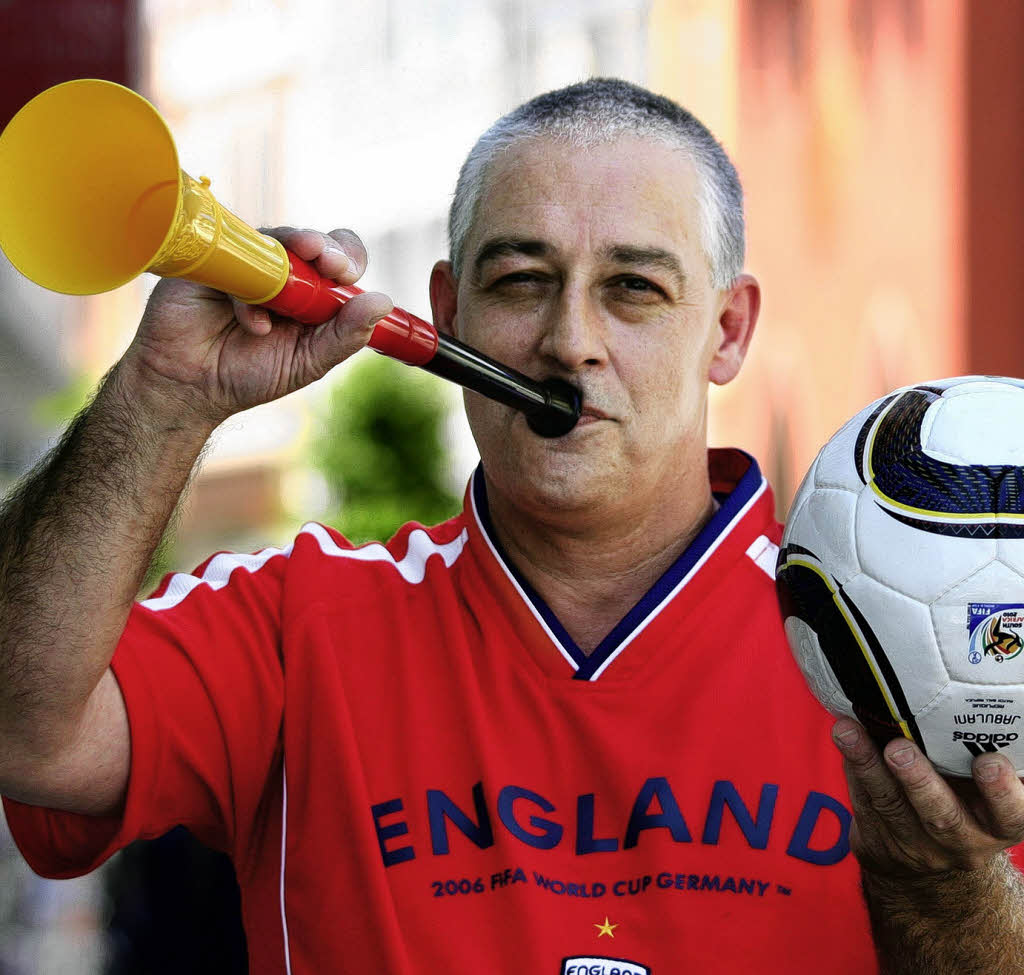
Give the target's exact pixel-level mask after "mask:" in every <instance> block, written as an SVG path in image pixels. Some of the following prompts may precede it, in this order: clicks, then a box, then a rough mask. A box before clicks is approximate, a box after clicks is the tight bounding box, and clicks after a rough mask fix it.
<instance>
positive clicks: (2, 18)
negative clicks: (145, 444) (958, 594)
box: [0, 0, 1024, 975]
mask: <svg viewBox="0 0 1024 975" xmlns="http://www.w3.org/2000/svg"><path fill="white" fill-rule="evenodd" d="M1022 50H1024V4H1022V3H1020V2H1019V0H984V2H980V0H979V2H969V0H963V2H956V0H949V2H941V3H940V2H933V0H817V2H811V0H646V2H641V0H561V2H556V3H551V2H546V3H541V2H539V0H518V2H516V0H202V2H200V0H0V125H4V124H6V122H7V121H8V120H9V119H10V118H11V117H12V116H13V115H14V113H15V112H16V111H17V110H18V109H19V108H20V107H21V106H22V105H23V104H24V103H25V102H26V101H28V100H29V99H30V98H31V97H32V96H33V95H35V94H37V93H38V92H39V91H41V90H43V89H44V88H46V87H49V86H50V85H52V84H56V83H57V82H60V81H65V80H68V79H70V78H77V77H100V78H107V79H110V80H113V81H117V82H120V83H122V84H125V85H128V86H130V87H132V88H135V89H136V90H138V91H139V92H141V93H142V94H143V95H145V96H146V97H147V98H149V99H150V101H152V102H153V103H154V104H155V105H156V106H157V107H158V109H159V110H160V111H161V112H162V113H163V115H164V117H165V118H166V119H167V121H168V123H169V125H170V129H171V131H172V133H173V134H174V137H175V140H176V143H177V145H178V149H179V153H180V157H181V164H182V167H183V168H184V169H185V170H186V171H187V172H188V173H190V174H191V175H193V176H194V177H196V178H198V177H199V176H200V175H206V176H209V177H210V178H211V180H212V182H213V190H214V192H215V194H216V196H217V198H218V200H219V201H220V202H221V203H222V204H223V205H225V206H226V207H228V208H229V209H231V210H233V211H234V212H236V213H238V214H239V215H240V216H242V217H243V218H244V219H246V220H247V221H248V222H250V223H252V224H253V225H275V224H279V223H288V224H294V225H300V226H302V225H305V226H312V227H318V228H321V229H324V230H327V229H330V228H332V227H335V226H346V227H351V228H353V229H355V230H356V231H357V232H358V233H359V234H360V236H361V237H362V238H363V240H364V241H365V242H366V245H367V249H368V251H369V254H370V266H369V270H368V272H367V274H366V276H365V278H364V280H363V282H361V284H363V285H365V286H366V287H368V288H372V289H379V290H383V291H386V292H387V293H389V294H390V295H392V296H393V297H394V299H395V300H396V302H398V303H399V304H401V305H403V306H404V307H406V308H408V309H409V310H410V311H413V312H414V313H417V314H419V315H421V316H423V317H427V318H429V317H430V308H429V303H428V300H427V280H428V275H429V271H430V268H431V266H432V264H433V262H434V260H435V259H437V258H438V257H443V256H445V254H446V244H445V233H444V228H445V221H446V213H447V207H448V203H449V200H450V196H451V192H452V190H453V188H454V183H455V177H456V175H457V171H458V167H459V165H460V163H461V161H462V159H463V157H464V156H465V154H466V152H467V151H468V149H469V148H470V146H471V145H472V143H473V141H474V140H475V138H476V137H477V135H479V134H480V132H482V131H483V130H484V129H485V128H486V127H487V126H488V125H489V124H490V123H491V122H492V121H493V120H494V119H496V118H497V117H498V116H499V115H501V114H503V113H504V112H506V111H507V110H509V109H510V108H512V107H514V106H515V105H516V104H518V103H519V102H521V101H523V100H524V99H526V98H528V97H530V96H531V95H534V94H536V93H538V92H540V91H544V90H547V89H550V88H553V87H558V86H561V85H563V84H567V83H570V82H572V81H576V80H580V79H583V78H586V77H589V76H592V75H614V76H619V77H623V78H627V79H629V80H632V81H636V82H639V83H641V84H644V85H646V86H648V87H650V88H652V89H653V90H655V91H658V92H661V93H664V94H666V95H668V96H670V97H672V98H674V99H675V100H677V101H679V102H680V103H681V104H683V105H685V106H686V107H688V108H689V109H691V110H692V111H693V112H694V113H695V114H697V115H698V116H699V117H700V118H701V119H703V120H704V121H705V122H706V123H707V124H708V125H709V127H710V128H711V129H712V131H714V132H715V134H716V135H717V136H718V138H719V139H720V141H722V143H723V144H724V145H725V147H726V149H727V150H728V151H729V152H730V154H731V155H732V157H733V159H734V160H735V161H736V163H737V166H738V168H739V171H740V175H741V178H742V179H743V183H744V186H745V189H746V194H747V219H748V235H749V238H748V239H749V256H748V267H749V269H750V270H751V271H752V272H753V273H754V274H756V275H757V276H758V277H759V278H760V280H761V283H762V286H763V290H764V307H763V310H762V317H761V324H760V326H759V332H758V336H757V338H756V340H755V343H754V347H753V350H752V352H751V355H750V358H749V360H748V363H747V365H746V367H745V369H744V373H743V374H742V375H741V377H740V379H739V380H738V381H737V382H736V383H734V384H733V385H731V386H728V387H725V388H724V389H714V390H713V400H712V411H713V412H712V418H711V436H712V441H713V442H714V443H718V444H735V445H740V446H743V447H745V448H746V449H748V450H750V451H751V452H752V453H754V454H755V455H756V456H757V457H758V458H759V459H760V461H761V463H762V467H763V468H764V470H765V471H766V472H767V473H768V475H769V477H770V478H771V480H772V481H773V484H774V486H775V488H776V493H777V497H778V503H779V514H780V516H783V515H784V514H785V511H786V507H787V505H788V502H789V500H790V498H791V497H792V494H793V492H794V491H795V489H796V486H797V484H798V483H799V479H800V477H801V476H802V473H803V471H804V470H805V469H806V468H807V466H808V465H809V463H810V461H811V460H812V459H813V457H814V454H815V452H816V451H817V449H818V447H819V446H820V445H821V444H822V443H823V442H824V441H825V440H826V439H827V438H828V437H829V436H830V435H831V434H832V433H833V432H834V431H835V429H836V428H837V427H838V426H839V425H840V424H841V423H842V422H843V421H844V420H845V419H846V418H847V417H849V416H850V415H852V414H853V413H854V412H855V411H856V410H857V409H859V408H860V407H861V406H863V405H865V404H866V403H867V402H869V401H870V400H872V399H874V398H875V397H877V396H879V395H881V394H883V393H884V392H886V391H888V390H889V389H891V388H892V387H895V386H898V385H902V384H905V383H909V382H916V381H922V380H927V379H932V378H937V377H939V376H944V375H952V374H958V373H976V372H981V373H995V374H1010V375H1021V374H1022V365H1021V363H1022V361H1024V331H1022V330H1021V328H1020V327H1019V324H1018V320H1019V310H1020V309H1021V307H1022V306H1024V273H1022V272H1021V269H1020V244H1019V235H1018V228H1019V226H1020V222H1021V218H1022V216H1024V167H1021V165H1020V160H1021V158H1024V125H1022V124H1021V123H1022V120H1024V58H1021V56H1020V52H1021V51H1022ZM154 280H155V279H153V278H151V277H146V278H142V279H139V280H137V281H136V282H134V283H132V284H130V285H127V286H125V287H123V288H121V289H119V290H118V291H116V292H113V293H111V294H107V295H100V296H95V297H91V298H67V297H63V296H59V295H55V294H51V293H48V292H46V291H43V290H41V289H40V288H38V287H36V286H34V285H32V284H31V283H29V282H28V281H26V280H24V279H23V278H21V277H20V276H19V275H18V274H17V273H16V272H15V271H14V270H13V269H12V268H11V266H10V265H9V264H8V263H7V262H6V260H5V259H4V258H2V257H0V489H3V488H5V487H6V486H9V485H10V484H11V483H12V482H13V481H14V480H15V479H16V478H17V477H18V476H20V475H21V474H23V473H24V472H25V471H26V470H27V469H28V468H29V467H30V466H31V464H32V463H33V462H34V461H35V460H37V459H38V458H39V457H40V456H41V455H42V454H43V453H44V452H45V451H46V450H47V449H48V448H49V447H50V446H52V444H53V442H54V440H55V438H56V437H57V436H59V433H60V430H61V429H62V427H63V426H64V425H65V424H66V422H67V420H68V418H69V417H70V416H72V415H73V414H74V412H75V411H76V410H77V409H79V408H80V407H81V405H82V404H83V403H84V402H85V401H86V400H87V398H88V395H89V392H90V390H91V389H92V388H94V386H95V384H96V382H97V381H98V380H99V378H100V377H101V376H102V375H103V373H104V372H105V371H106V370H107V369H108V368H109V367H110V366H111V365H112V364H113V363H114V362H115V361H116V360H117V358H118V356H119V355H120V354H121V352H122V350H123V349H124V348H125V346H126V345H127V343H128V341H129V340H130V338H131V335H132V334H133V332H134V328H135V324H136V322H137V320H138V317H139V314H140V312H141V309H142V306H143V304H144V302H145V299H146V296H147V294H148V292H149V290H151V288H152V286H153V284H154ZM474 462H475V453H474V450H473V447H472V444H471V443H470V441H469V437H468V432H467V428H466V426H465V422H464V420H463V418H462V416H461V410H460V408H459V395H458V391H457V390H456V389H454V387H449V386H446V385H445V384H443V383H441V382H440V381H439V380H435V379H434V378H433V377H430V376H427V375H426V374H423V373H420V372H419V371H417V370H410V369H407V368H404V367H401V366H397V365H393V364H392V363H390V362H388V361H386V360H383V359H381V358H380V357H377V356H375V355H373V353H370V352H365V353H361V354H360V355H359V356H357V357H355V359H354V360H352V361H351V363H347V364H346V365H345V366H344V367H342V368H341V369H338V370H336V371H335V373H334V374H332V375H331V376H329V377H328V378H327V379H325V380H324V381H322V382H321V383H318V384H316V385H314V386H313V387H311V388H310V389H308V390H305V391H303V392H302V393H299V394H294V395H293V396H291V397H289V398H287V399H286V400H283V401H281V402H279V403H275V404H271V405H269V406H266V407H262V408H260V409H257V410H252V411H250V412H248V413H246V414H243V415H241V416H238V417H235V418H234V419H232V420H231V421H229V422H228V423H226V424H225V425H224V426H223V427H222V429H221V430H219V431H218V433H217V435H216V437H215V441H214V445H213V448H212V450H211V451H210V453H209V455H208V457H207V460H206V462H205V464H204V467H203V470H202V473H201V474H200V476H199V477H198V479H197V480H196V483H195V485H194V487H193V489H192V492H191V496H190V499H189V501H188V503H187V505H186V506H185V508H184V510H183V513H182V517H181V520H180V524H179V526H178V529H177V531H176V534H175V535H174V537H173V538H171V539H169V540H168V544H167V546H166V549H165V551H164V552H163V554H162V555H161V557H160V560H159V561H158V564H157V565H156V566H155V567H154V572H153V573H152V574H151V575H152V576H153V577H155V576H156V575H158V574H159V573H160V571H162V570H163V569H165V568H167V567H170V566H174V567H176V568H186V567H190V566H191V565H193V564H195V563H196V562H198V561H200V560H201V559H202V558H204V557H205V556H206V555H208V554H209V553H210V552H212V551H214V550H217V549H222V548H231V549H242V550H251V549H256V548H260V547H263V546H264V545H266V544H277V543H280V542H281V541H283V540H284V539H287V538H288V537H289V536H290V535H291V534H293V533H294V532H295V530H296V529H297V528H298V527H299V525H300V524H301V523H302V522H303V521H305V520H309V519H317V520H322V521H327V522H330V523H333V524H336V525H338V526H339V527H340V528H341V529H342V530H343V531H346V533H348V534H349V535H350V537H352V538H353V539H354V540H357V541H358V540H363V539H366V538H370V537H380V536H386V535H387V534H389V533H390V531H391V530H393V528H394V527H396V525H397V524H398V523H399V522H400V521H403V520H408V519H409V518H416V519H417V520H421V521H424V522H430V521H437V520H440V519H442V518H444V517H446V516H447V515H448V514H450V513H452V512H454V511H455V510H456V509H457V507H458V505H459V498H460V496H461V492H462V488H463V486H464V484H465V481H466V478H467V476H468V474H469V471H470V470H471V469H472V466H473V464H474ZM182 970H188V971H191V972H206V971H210V972H214V971H216V972H221V973H226V972H239V973H241V972H244V971H245V943H244V937H243V936H242V935H241V932H240V930H239V928H238V922H237V890H236V888H235V886H234V881H233V876H232V873H231V869H230V866H229V865H228V864H227V863H226V861H224V860H223V859H222V858H220V857H218V856H215V855H214V854H211V853H208V852H207V851H205V850H203V849H202V848H201V847H198V846H197V845H196V844H194V843H193V842H192V841H191V840H190V838H189V837H188V836H187V835H186V834H184V833H182V832H180V831H175V832H174V833H171V834H169V835H168V836H167V837H164V838H163V839H162V840H159V841H156V842H154V843H150V844H145V845H137V846H136V847H133V848H131V849H129V850H128V851H125V852H124V853H123V854H120V855H119V856H118V857H115V858H114V860H112V861H111V862H110V864H108V865H107V866H106V867H104V868H103V869H102V870H101V871H99V872H98V873H97V874H95V875H93V876H91V877H88V878H83V879H81V880H78V881H65V882H60V883H55V882H48V881H43V880H41V879H39V878H37V877H35V876H34V875H32V874H31V873H30V872H29V870H28V868H27V867H26V866H25V865H24V864H23V862H22V861H21V860H20V858H19V857H18V855H17V853H16V851H15V850H14V848H13V845H12V843H11V841H10V838H9V836H8V835H7V833H6V831H5V829H4V828H3V825H2V823H0V975H22V973H64V972H74V973H77V975H83V973H101V972H103V973H140V975H141V973H162V972H171V971H175V972H177V971H182Z"/></svg>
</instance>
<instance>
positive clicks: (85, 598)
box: [0, 228, 391, 814]
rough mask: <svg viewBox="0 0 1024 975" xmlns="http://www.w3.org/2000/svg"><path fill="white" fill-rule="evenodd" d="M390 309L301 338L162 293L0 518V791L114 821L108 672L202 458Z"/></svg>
mask: <svg viewBox="0 0 1024 975" xmlns="http://www.w3.org/2000/svg"><path fill="white" fill-rule="evenodd" d="M275 236H278V237H279V239H281V240H282V241H283V242H284V243H285V244H286V246H288V247H289V248H290V249H292V250H294V251H295V252H296V253H297V254H298V255H299V256H300V257H302V258H304V259H306V260H308V261H312V262H314V263H315V264H316V266H317V267H318V269H319V270H320V272H321V273H322V274H324V275H327V276H329V277H333V278H335V279H337V280H339V281H341V282H342V283H346V284H351V283H353V282H354V281H356V280H357V279H358V278H359V276H360V275H361V274H362V272H363V270H364V269H365V266H366V253H365V250H364V249H363V246H362V244H361V243H360V241H359V239H358V238H357V237H356V236H355V235H354V234H352V233H350V232H348V231H334V232H333V233H332V234H331V235H330V236H324V235H321V234H317V233H314V232H311V231H295V230H291V229H289V228H284V229H282V230H280V231H277V232H275ZM390 309H391V303H390V302H389V301H388V300H387V299H386V298H385V297H383V296H382V295H374V294H365V295H361V296H359V297H356V298H353V299H352V300H351V301H349V302H348V303H346V304H345V305H344V306H343V307H342V309H341V311H340V312H339V313H338V315H337V316H335V318H333V319H332V320H331V321H329V322H326V323H324V324H323V325H320V326H317V327H315V328H311V327H308V326H302V325H297V324H295V323H292V322H283V321H277V320H275V321H274V322H273V323H271V320H270V317H269V316H268V314H267V313H266V312H265V311H263V310H258V309H252V308H250V307H248V306H246V305H242V304H240V303H237V302H233V301H232V300H231V299H229V298H227V297H226V296H224V295H222V294H220V293H218V292H214V291H211V290H209V289H207V288H203V287H200V286H198V285H192V284H190V283H188V282H185V281H179V280H165V281H162V282H160V283H159V284H158V285H157V287H156V288H155V290H154V292H153V295H152V297H151V298H150V301H149V304H148V306H147V308H146V312H145V314H144V316H143V320H142V322H141V324H140V326H139V330H138V333H137V334H136V336H135V339H134V341H133V342H132V344H131V346H130V348H129V349H128V351H127V352H126V353H125V355H124V357H123V358H122V359H121V361H120V362H118V364H117V365H116V366H115V367H114V369H113V370H112V371H111V372H110V374H109V375H108V376H107V378H106V380H105V381H104V383H103V385H102V386H101V388H100V390H99V392H98V394H97V396H96V398H95V400H94V401H93V403H92V404H91V405H90V406H89V408H88V409H87V410H85V411H84V412H83V413H82V414H81V415H80V416H79V417H78V418H77V419H76V420H75V422H74V423H73V424H72V425H71V427H70V428H69V429H68V431H67V433H66V434H65V436H64V437H63V439H62V441H61V443H60V444H59V445H58V447H57V448H56V449H55V450H54V451H53V452H52V453H51V454H50V455H49V456H48V457H47V458H46V459H45V460H44V461H43V462H42V463H41V464H40V465H39V467H38V468H37V469H36V470H35V471H34V472H33V473H32V474H31V475H30V476H29V477H28V478H26V479H25V480H24V481H23V482H22V484H21V485H20V487H19V488H18V489H17V490H16V491H15V492H14V494H13V495H11V497H10V498H8V499H7V501H6V502H5V504H4V505H3V508H2V510H0V793H2V794H4V795H7V796H10V797H12V798H14V799H19V800H21V801H23V802H28V803H33V804H36V805H46V806H50V807H52V808H57V809H65V810H69V811H73V812H81V813H90V814H103V813H109V812H113V811H115V810H117V808H118V807H119V806H120V804H121V802H122V801H123V797H124V792H125V787H126V784H127V780H128V770H129V763H130V741H129V735H128V724H127V716H126V712H125V708H124V703H123V701H122V699H121V695H120V691H119V690H118V687H117V683H116V681H115V680H114V678H113V675H112V673H111V671H110V669H109V664H110V660H111V657H112V656H113V653H114V649H115V648H116V646H117V641H118V639H119V637H120V634H121V632H122V630H123V629H124V625H125V622H126V620H127V618H128V613H129V610H130V608H131V605H132V601H133V599H134V597H135V595H136V592H137V590H138V587H139V585H140V584H141V581H142V578H143V575H144V574H145V571H146V568H147V566H148V564H149V561H150V559H151V558H152V555H153V551H154V550H155V548H156V545H157V544H158V542H159V540H160V538H161V536H162V534H163V532H164V529H165V527H166V525H167V523H168V521H169V519H170V517H171V514H172V512H173V511H174V508H175V506H176V504H177V503H178V499H179V497H180V496H181V493H182V491H183V490H184V488H185V486H186V484H187V482H188V479H189V476H190V473H191V471H192V469H193V467H194V466H195V464H196V461H197V459H198V457H199V455H200V453H201V451H202V449H203V446H204V444H205V443H206V441H207V439H208V437H209V436H210V434H211V432H212V431H213V429H214V428H215V427H216V426H217V425H218V424H219V423H220V422H221V421H223V420H224V419H226V418H227V417H228V416H230V415H232V414H233V413H236V412H239V411H241V410H244V409H248V408H249V407H252V406H256V405H258V404H260V403H264V402H267V401H269V400H272V399H276V398H277V397H280V396H283V395H285V394H286V393H289V392H292V391H293V390H295V389H298V388H300V387H302V386H305V385H307V384H308V383H310V382H313V381H314V380H316V379H319V378H320V377H321V376H323V375H324V374H325V373H326V372H327V371H328V370H330V369H331V368H332V367H333V366H335V365H337V364H338V363H339V362H341V361H343V360H344V359H345V358H347V357H348V356H349V355H351V354H352V353H354V352H356V351H358V350H359V349H360V348H362V347H363V346H364V345H365V344H366V342H367V340H368V339H369V336H370V332H371V330H372V327H373V324H374V323H375V322H376V321H377V320H378V319H379V318H380V317H382V316H383V315H385V314H387V313H388V311H390Z"/></svg>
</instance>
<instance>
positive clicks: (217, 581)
mask: <svg viewBox="0 0 1024 975" xmlns="http://www.w3.org/2000/svg"><path fill="white" fill-rule="evenodd" d="M291 552H292V546H291V545H289V546H287V547H286V548H265V549H263V551H262V552H257V553H255V555H238V554H236V553H234V552H222V553H221V554H220V555H215V556H214V557H213V558H212V559H210V561H209V563H207V566H206V568H205V569H204V570H203V574H202V575H201V576H194V575H190V574H189V573H187V572H176V573H175V574H174V575H173V576H171V581H170V582H169V583H168V584H167V589H166V590H165V591H164V594H163V595H162V596H156V597H154V598H152V599H144V600H143V601H142V603H141V605H142V606H144V607H145V608H146V609H153V610H161V609H170V608H171V607H172V606H177V605H178V603H180V602H181V601H182V600H183V599H184V598H185V597H186V596H187V595H188V594H189V593H190V592H192V590H193V589H195V588H196V587H197V586H209V587H210V588H211V589H223V588H224V587H225V586H226V585H227V584H228V579H230V578H231V573H232V572H234V571H235V569H245V570H246V571H247V572H256V571H257V570H258V569H262V568H263V566H265V565H266V564H267V563H268V562H269V561H270V560H271V559H272V558H273V557H274V556H275V555H283V556H285V557H286V558H287V557H288V556H289V555H291Z"/></svg>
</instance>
